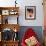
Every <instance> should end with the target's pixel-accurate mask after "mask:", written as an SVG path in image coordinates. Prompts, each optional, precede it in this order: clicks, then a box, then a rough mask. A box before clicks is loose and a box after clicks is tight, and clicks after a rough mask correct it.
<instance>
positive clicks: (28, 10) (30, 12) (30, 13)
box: [25, 6, 36, 20]
mask: <svg viewBox="0 0 46 46" xmlns="http://www.w3.org/2000/svg"><path fill="white" fill-rule="evenodd" d="M25 19H26V20H35V19H36V6H25Z"/></svg>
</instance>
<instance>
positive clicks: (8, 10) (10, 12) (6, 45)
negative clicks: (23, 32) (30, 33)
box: [0, 7, 20, 46]
mask: <svg viewBox="0 0 46 46" xmlns="http://www.w3.org/2000/svg"><path fill="white" fill-rule="evenodd" d="M9 17H12V18H9ZM18 17H19V7H0V32H1V34H0V35H1V38H0V39H1V41H0V46H18V40H19V39H17V40H16V39H15V34H16V33H17V32H18V31H19V28H20V26H19V24H18ZM5 32H6V35H7V36H8V37H9V35H10V33H8V32H13V33H14V35H12V34H11V35H12V36H10V37H11V39H10V40H9V38H6V36H5V38H6V40H5V39H4V37H2V35H4V33H5ZM16 36H17V34H16ZM17 37H18V36H17ZM7 39H8V41H7ZM14 39H15V40H14Z"/></svg>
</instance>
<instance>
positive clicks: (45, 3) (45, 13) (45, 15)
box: [43, 0, 46, 46]
mask: <svg viewBox="0 0 46 46" xmlns="http://www.w3.org/2000/svg"><path fill="white" fill-rule="evenodd" d="M43 2H44V3H43V6H44V36H45V37H44V41H45V46H46V0H44V1H43Z"/></svg>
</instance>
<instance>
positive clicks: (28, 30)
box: [21, 28, 41, 46]
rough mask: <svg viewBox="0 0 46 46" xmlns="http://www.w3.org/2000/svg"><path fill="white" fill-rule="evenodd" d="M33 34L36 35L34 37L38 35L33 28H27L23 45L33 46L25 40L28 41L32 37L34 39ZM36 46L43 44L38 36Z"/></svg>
mask: <svg viewBox="0 0 46 46" xmlns="http://www.w3.org/2000/svg"><path fill="white" fill-rule="evenodd" d="M32 36H33V37H34V39H35V38H36V37H37V35H36V33H35V32H34V30H33V29H32V28H29V29H27V31H26V32H25V35H24V37H23V38H22V42H21V46H32V45H27V44H28V43H29V42H27V43H26V42H25V41H28V40H29V39H30V38H31V39H33V38H32ZM27 39H28V40H27ZM34 41H35V40H34ZM30 44H31V43H30ZM34 46H41V44H40V43H39V41H38V40H37V38H36V44H35V45H34Z"/></svg>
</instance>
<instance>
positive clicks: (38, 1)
mask: <svg viewBox="0 0 46 46" xmlns="http://www.w3.org/2000/svg"><path fill="white" fill-rule="evenodd" d="M14 1H15V0H9V1H8V0H0V6H2V7H3V6H6V7H7V6H15V3H14ZM17 2H18V5H19V8H20V9H19V15H20V16H19V24H20V25H21V26H43V6H42V2H43V1H42V0H32V1H31V0H17ZM25 6H36V19H35V20H25Z"/></svg>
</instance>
